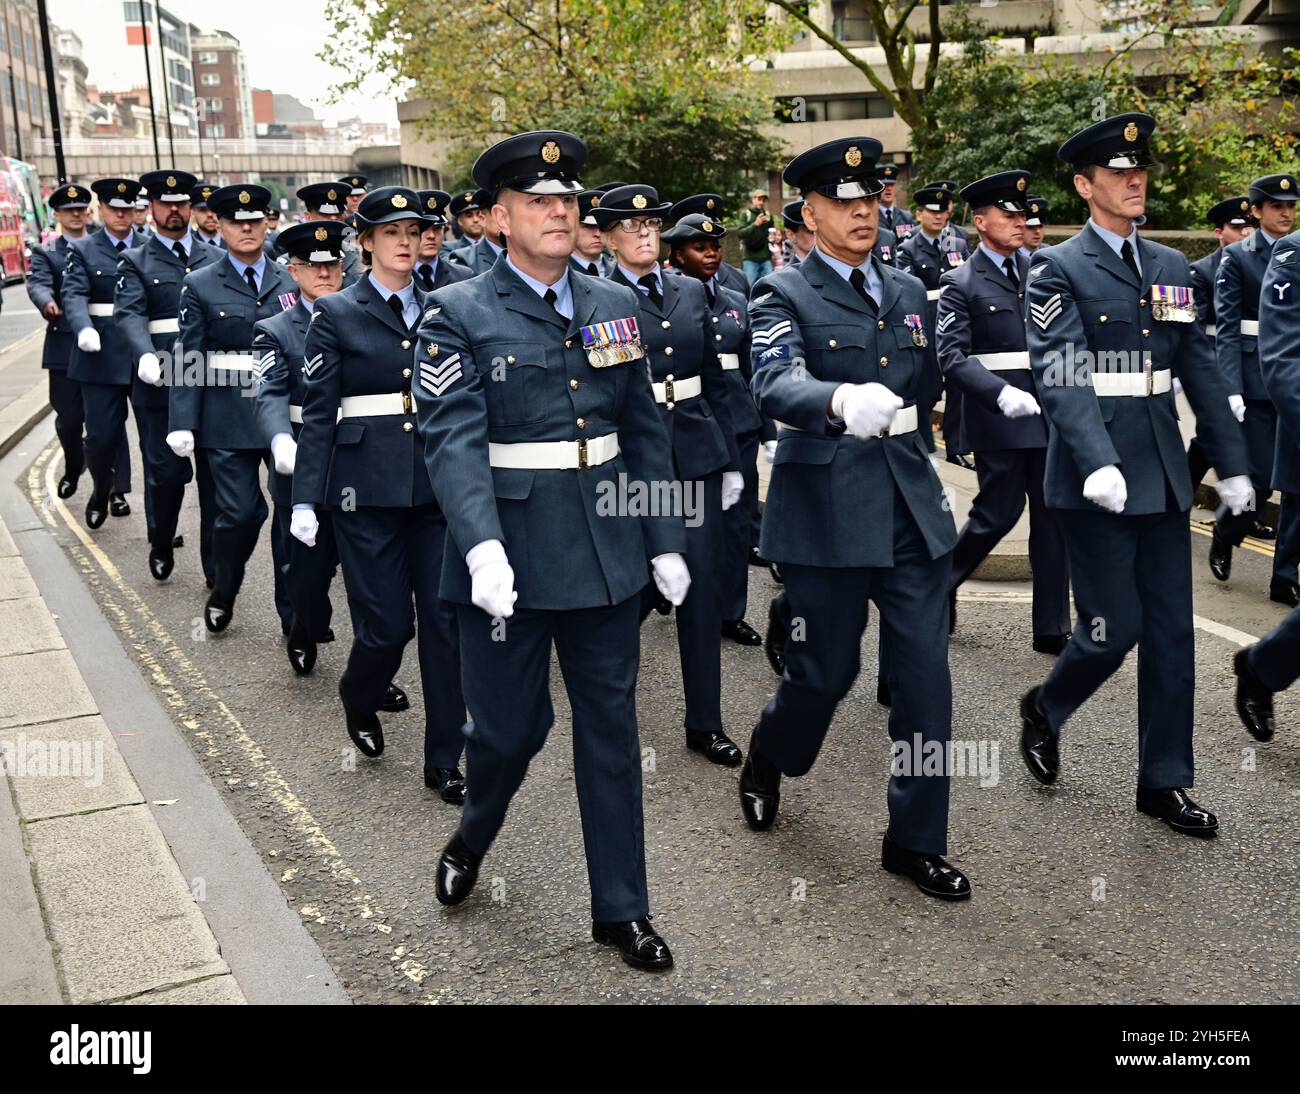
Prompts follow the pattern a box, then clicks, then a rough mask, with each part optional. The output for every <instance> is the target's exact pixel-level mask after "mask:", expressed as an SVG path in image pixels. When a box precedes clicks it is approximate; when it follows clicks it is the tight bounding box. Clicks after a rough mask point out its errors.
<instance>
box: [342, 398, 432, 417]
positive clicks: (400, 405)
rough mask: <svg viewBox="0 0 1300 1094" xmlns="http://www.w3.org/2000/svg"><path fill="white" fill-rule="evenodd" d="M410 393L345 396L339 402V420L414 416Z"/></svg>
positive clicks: (413, 405)
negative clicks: (382, 416)
mask: <svg viewBox="0 0 1300 1094" xmlns="http://www.w3.org/2000/svg"><path fill="white" fill-rule="evenodd" d="M414 413H415V404H414V403H413V402H412V401H411V393H410V392H409V391H395V392H392V393H391V394H385V395H345V396H344V397H343V398H342V399H340V400H339V418H340V419H342V418H373V417H378V416H379V415H381V414H414Z"/></svg>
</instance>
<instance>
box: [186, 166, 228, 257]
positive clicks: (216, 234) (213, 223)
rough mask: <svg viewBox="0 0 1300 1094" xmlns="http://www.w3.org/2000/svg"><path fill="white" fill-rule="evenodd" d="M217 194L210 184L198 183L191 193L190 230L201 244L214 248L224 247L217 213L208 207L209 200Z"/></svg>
mask: <svg viewBox="0 0 1300 1094" xmlns="http://www.w3.org/2000/svg"><path fill="white" fill-rule="evenodd" d="M216 192H217V188H216V187H215V186H214V185H213V184H212V183H210V182H196V183H195V184H194V189H193V190H191V191H190V230H191V231H192V232H193V233H194V237H195V238H196V239H197V240H198V241H199V242H200V243H207V244H208V245H209V246H212V247H224V246H225V243H224V242H223V241H222V239H221V229H220V226H219V224H218V221H217V214H216V211H215V210H214V209H213V208H212V207H211V206H210V205H208V199H209V198H210V197H212V195H213V194H215V193H216Z"/></svg>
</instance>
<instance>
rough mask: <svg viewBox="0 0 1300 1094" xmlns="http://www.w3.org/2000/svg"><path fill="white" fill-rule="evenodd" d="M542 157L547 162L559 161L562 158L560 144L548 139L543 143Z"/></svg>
mask: <svg viewBox="0 0 1300 1094" xmlns="http://www.w3.org/2000/svg"><path fill="white" fill-rule="evenodd" d="M542 159H543V160H545V161H546V162H547V163H558V162H559V160H560V146H559V145H558V144H556V143H555V142H554V141H547V142H546V143H545V144H544V145H542Z"/></svg>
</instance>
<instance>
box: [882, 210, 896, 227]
mask: <svg viewBox="0 0 1300 1094" xmlns="http://www.w3.org/2000/svg"><path fill="white" fill-rule="evenodd" d="M882 211H883V212H884V214H885V227H886V228H891V229H892V228H893V227H894V210H893V209H889V208H886V209H884V210H882Z"/></svg>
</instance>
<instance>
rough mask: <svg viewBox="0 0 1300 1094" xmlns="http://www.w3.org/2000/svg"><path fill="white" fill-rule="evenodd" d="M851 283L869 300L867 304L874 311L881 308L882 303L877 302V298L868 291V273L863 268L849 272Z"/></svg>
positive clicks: (855, 289)
mask: <svg viewBox="0 0 1300 1094" xmlns="http://www.w3.org/2000/svg"><path fill="white" fill-rule="evenodd" d="M849 284H850V285H852V286H853V288H854V291H855V292H857V294H858V295H859V296H860V297H862V299H863V300H865V301H866V302H867V305H868V306H869V307H870V308H871V310H872V311H873V312H876V311H879V310H880V305H879V304H877V303H876V298H875V297H874V296H872V295H871V294H870V293H869V292H867V275H866V274H864V273H863V272H862V271H861V270H854V271H853V272H852V273H851V274H849Z"/></svg>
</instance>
